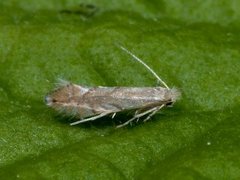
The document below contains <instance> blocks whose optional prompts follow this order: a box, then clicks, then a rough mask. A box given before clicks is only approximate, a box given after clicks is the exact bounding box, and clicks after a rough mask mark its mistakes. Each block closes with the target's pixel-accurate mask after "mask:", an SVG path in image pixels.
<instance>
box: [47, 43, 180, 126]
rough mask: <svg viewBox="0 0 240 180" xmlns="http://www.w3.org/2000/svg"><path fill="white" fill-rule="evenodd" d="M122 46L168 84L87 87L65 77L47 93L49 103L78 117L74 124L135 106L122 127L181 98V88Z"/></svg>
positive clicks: (150, 114) (159, 79)
mask: <svg viewBox="0 0 240 180" xmlns="http://www.w3.org/2000/svg"><path fill="white" fill-rule="evenodd" d="M120 48H121V49H122V50H123V51H125V52H126V53H128V54H129V55H131V56H132V57H133V59H134V60H136V61H137V62H139V63H141V64H142V65H143V66H144V67H145V68H146V69H147V70H148V71H149V72H151V73H152V74H153V76H155V77H156V79H157V80H158V81H159V82H161V83H162V84H163V86H164V87H160V86H159V87H102V86H99V87H87V86H81V85H76V84H73V83H70V82H67V81H62V82H61V83H60V85H58V87H57V88H56V89H55V90H53V91H52V92H50V93H49V94H48V95H47V96H46V97H45V102H46V105H47V106H49V107H51V108H53V109H55V110H57V111H59V112H62V113H65V114H68V115H71V116H73V117H74V119H77V121H75V122H73V123H71V124H70V125H76V124H80V123H84V122H88V121H94V120H96V119H99V118H101V117H104V116H111V117H112V118H114V117H115V115H116V113H119V112H123V111H128V110H133V111H134V112H135V113H134V115H133V117H132V118H131V119H129V120H127V121H126V122H125V123H123V124H120V125H118V126H117V128H120V127H123V126H126V125H128V124H130V123H131V122H133V121H138V120H139V119H142V120H143V121H144V122H145V121H147V120H149V119H150V118H151V117H152V116H153V115H155V114H156V113H157V112H158V111H159V110H160V109H162V108H163V107H165V106H171V105H173V103H175V102H176V100H178V99H179V97H180V92H179V91H178V90H177V89H175V88H173V89H170V88H169V87H168V85H167V84H166V83H165V82H164V81H163V80H162V79H161V78H160V77H159V76H158V75H157V74H156V73H155V72H154V71H153V70H152V69H151V68H150V67H149V66H148V65H147V64H146V63H145V62H143V61H142V60H141V59H140V58H138V57H137V56H135V55H134V54H133V53H131V52H130V51H128V50H127V49H126V48H124V47H122V46H120Z"/></svg>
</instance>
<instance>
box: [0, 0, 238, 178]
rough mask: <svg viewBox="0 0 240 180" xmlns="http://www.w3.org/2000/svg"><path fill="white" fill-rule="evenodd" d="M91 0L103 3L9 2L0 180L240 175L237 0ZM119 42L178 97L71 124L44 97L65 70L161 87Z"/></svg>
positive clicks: (77, 77) (3, 18)
mask: <svg viewBox="0 0 240 180" xmlns="http://www.w3.org/2000/svg"><path fill="white" fill-rule="evenodd" d="M84 2H85V3H90V4H94V5H95V6H96V7H97V8H98V11H97V12H96V13H95V14H94V15H93V16H90V17H87V15H88V14H89V12H88V11H89V10H88V9H80V10H79V7H78V4H79V1H78V0H68V1H67V0H41V1H37V0H36V1H33V0H21V1H17V0H5V1H1V2H0V179H8V178H9V179H15V178H22V179H36V178H39V179H42V178H52V179H56V178H58V179H82V178H84V177H85V178H86V179H106V178H108V179H153V178H155V179H156V178H158V179H239V178H240V124H239V117H240V110H239V106H240V97H239V92H240V77H239V72H240V39H239V38H240V33H239V32H240V1H238V0H219V1H215V0H206V1H190V0H178V1H176V0H162V1H160V0H152V1H147V0H146V1H144V0H132V1H129V0H122V1H117V0H116V1H113V2H110V1H109V0H102V1H97V0H96V1H94V0H92V1H84ZM61 10H70V11H71V10H72V11H73V13H60V11H61ZM116 43H119V44H122V45H123V46H125V47H127V48H128V49H129V50H131V51H132V52H133V53H134V54H136V55H137V56H139V57H140V58H142V59H144V61H146V62H147V63H148V64H149V65H150V66H151V67H153V69H154V70H155V71H156V72H157V73H158V74H159V75H160V76H161V77H162V78H163V79H164V80H165V81H166V82H167V83H168V84H169V85H170V86H171V87H173V86H176V87H178V88H179V89H180V90H181V91H182V94H183V96H182V99H181V101H179V102H178V103H176V104H175V106H174V107H173V108H169V109H165V110H163V111H162V112H161V113H159V114H158V115H156V116H154V117H153V118H152V121H149V122H148V123H145V124H139V125H137V126H134V127H126V128H122V129H117V130H115V129H114V127H115V123H114V121H112V120H110V119H108V118H105V119H103V120H102V121H98V122H94V123H89V124H87V125H86V124H85V125H80V126H74V127H71V126H69V120H66V119H63V118H60V117H57V116H56V114H55V113H54V112H53V111H51V110H49V109H48V108H47V107H46V106H45V104H44V101H43V99H44V95H45V94H46V93H47V92H48V91H49V90H51V89H52V88H53V87H54V82H55V81H56V79H57V78H63V79H67V80H70V81H72V82H74V83H77V84H82V85H89V86H99V85H105V86H154V85H156V81H155V79H154V78H153V77H152V76H151V75H150V74H149V73H148V72H147V71H146V70H145V69H144V68H143V67H142V66H141V65H139V64H137V63H136V62H134V61H132V60H131V57H129V55H127V54H126V53H124V52H122V51H121V50H120V49H119V48H117V47H116V46H115V45H114V44H116ZM124 117H125V116H122V117H121V118H124ZM102 122H104V123H102Z"/></svg>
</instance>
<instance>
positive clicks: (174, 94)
mask: <svg viewBox="0 0 240 180" xmlns="http://www.w3.org/2000/svg"><path fill="white" fill-rule="evenodd" d="M168 95H169V99H170V101H169V102H167V103H166V106H172V105H173V104H174V103H175V102H176V101H177V100H178V99H180V97H181V92H180V91H179V90H178V89H176V88H172V89H170V90H169V94H168Z"/></svg>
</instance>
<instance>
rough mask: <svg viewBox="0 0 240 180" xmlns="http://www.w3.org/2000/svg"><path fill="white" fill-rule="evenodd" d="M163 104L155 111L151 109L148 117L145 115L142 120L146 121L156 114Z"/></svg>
mask: <svg viewBox="0 0 240 180" xmlns="http://www.w3.org/2000/svg"><path fill="white" fill-rule="evenodd" d="M164 106H165V104H162V105H161V106H159V107H158V108H157V109H156V110H155V111H153V112H152V113H151V114H149V115H148V117H146V118H145V119H144V120H143V122H146V121H148V120H149V119H150V118H151V117H152V116H153V115H154V114H156V113H157V112H158V111H159V110H160V109H162V108H163V107H164Z"/></svg>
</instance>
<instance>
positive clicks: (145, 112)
mask: <svg viewBox="0 0 240 180" xmlns="http://www.w3.org/2000/svg"><path fill="white" fill-rule="evenodd" d="M158 108H159V107H155V108H152V109H149V110H147V111H144V112H142V113H140V114H137V115H135V116H134V117H133V118H131V119H129V120H128V121H127V122H125V123H123V124H120V125H118V126H117V128H121V127H123V126H126V125H128V124H129V123H130V122H132V121H134V120H135V119H139V118H140V117H142V116H145V115H146V114H149V113H152V112H154V111H156V110H157V109H158Z"/></svg>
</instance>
